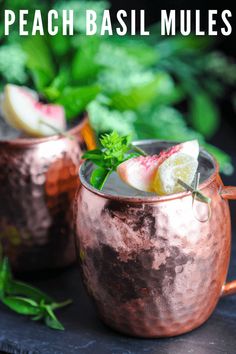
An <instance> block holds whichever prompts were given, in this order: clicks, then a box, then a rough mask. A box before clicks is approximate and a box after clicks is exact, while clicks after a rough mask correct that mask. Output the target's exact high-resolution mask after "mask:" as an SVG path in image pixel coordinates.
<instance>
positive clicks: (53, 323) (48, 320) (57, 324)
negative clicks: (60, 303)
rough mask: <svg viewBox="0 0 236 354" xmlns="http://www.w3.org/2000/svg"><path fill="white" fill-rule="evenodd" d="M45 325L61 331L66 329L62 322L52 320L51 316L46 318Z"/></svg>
mask: <svg viewBox="0 0 236 354" xmlns="http://www.w3.org/2000/svg"><path fill="white" fill-rule="evenodd" d="M45 323H46V325H47V326H48V327H49V328H52V329H57V330H59V331H64V329H65V328H64V327H63V325H62V324H61V322H60V321H59V320H58V319H57V318H56V319H55V318H52V317H50V316H47V317H45Z"/></svg>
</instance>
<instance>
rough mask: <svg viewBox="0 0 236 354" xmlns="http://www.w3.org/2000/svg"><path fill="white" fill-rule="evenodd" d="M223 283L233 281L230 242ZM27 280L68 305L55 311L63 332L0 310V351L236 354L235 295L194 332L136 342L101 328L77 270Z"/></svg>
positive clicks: (17, 353) (21, 353)
mask: <svg viewBox="0 0 236 354" xmlns="http://www.w3.org/2000/svg"><path fill="white" fill-rule="evenodd" d="M233 253H234V258H232V260H231V265H230V272H229V278H230V279H233V277H234V278H236V239H235V240H234V242H233ZM43 277H44V276H41V279H40V278H39V279H38V280H34V281H32V279H28V280H30V281H31V283H33V284H34V285H36V286H38V287H41V288H42V289H44V290H46V291H47V292H48V293H49V294H51V295H53V296H55V298H56V299H58V300H62V299H65V298H70V297H71V294H72V295H73V296H72V299H73V301H74V302H73V304H72V305H71V306H70V307H68V308H66V309H63V310H61V311H59V318H60V320H61V321H62V322H63V324H64V325H65V328H66V330H65V331H64V332H60V331H53V330H50V329H48V328H47V327H45V326H44V325H43V324H41V323H34V322H32V321H31V320H30V319H28V318H25V317H22V316H18V315H16V314H15V313H12V312H10V311H9V310H8V309H6V308H5V307H4V306H2V305H0V314H1V317H0V350H2V351H3V352H6V353H14V354H75V353H76V354H145V353H150V354H157V353H160V354H186V353H192V354H218V353H219V354H233V353H235V352H236V349H235V348H236V296H231V297H226V298H223V299H221V300H220V302H219V304H218V306H217V308H216V310H215V312H214V314H213V315H212V316H211V318H210V319H209V320H208V321H207V322H206V323H205V324H204V325H203V326H201V327H200V328H198V329H196V330H194V331H193V332H191V333H188V334H185V335H182V336H179V337H175V338H170V339H151V340H150V339H137V338H132V337H128V336H124V335H121V334H119V333H116V332H114V331H112V330H111V329H109V328H108V327H106V326H105V325H103V324H102V323H101V322H100V320H99V319H98V318H97V316H96V312H95V311H94V308H93V305H92V304H91V302H90V300H89V298H88V297H87V295H86V293H85V291H84V289H83V286H82V284H81V280H80V274H79V270H78V268H77V267H73V268H70V269H67V270H64V271H63V272H60V273H57V274H51V275H47V278H46V279H45V278H44V279H43Z"/></svg>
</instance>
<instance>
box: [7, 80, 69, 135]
mask: <svg viewBox="0 0 236 354" xmlns="http://www.w3.org/2000/svg"><path fill="white" fill-rule="evenodd" d="M2 110H3V114H4V118H5V120H6V121H7V122H8V123H9V124H10V125H11V126H13V127H14V128H16V129H18V130H20V131H22V132H24V133H26V134H27V135H29V136H33V137H43V136H50V135H53V134H55V133H57V132H58V133H62V132H64V131H65V129H66V120H65V112H64V108H63V107H62V106H60V105H55V104H44V103H41V102H39V100H38V96H37V94H36V93H35V92H34V91H31V90H29V89H27V88H26V87H20V86H16V85H10V84H8V85H6V86H5V90H4V97H3V101H2Z"/></svg>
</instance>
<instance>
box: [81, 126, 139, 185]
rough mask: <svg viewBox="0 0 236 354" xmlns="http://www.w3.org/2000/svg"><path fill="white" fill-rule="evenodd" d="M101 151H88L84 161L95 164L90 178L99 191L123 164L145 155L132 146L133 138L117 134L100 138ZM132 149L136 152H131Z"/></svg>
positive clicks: (113, 133)
mask: <svg viewBox="0 0 236 354" xmlns="http://www.w3.org/2000/svg"><path fill="white" fill-rule="evenodd" d="M100 143H101V149H95V150H91V151H87V152H86V153H85V154H84V155H83V159H86V160H89V161H91V162H93V163H94V164H95V165H96V166H97V168H95V169H94V170H93V172H92V174H91V177H90V183H91V185H92V186H93V187H95V188H97V189H102V188H103V186H104V183H105V182H106V180H107V178H108V177H109V175H110V174H111V173H112V172H113V171H116V168H117V166H118V165H120V164H121V163H122V162H124V161H126V160H128V159H130V158H132V157H135V156H138V155H140V154H142V155H144V154H145V153H144V152H143V151H142V150H141V149H139V148H137V147H136V146H133V145H132V144H131V136H130V135H125V136H121V135H119V134H118V133H117V132H115V131H114V132H112V133H110V134H104V135H102V137H101V138H100ZM131 149H133V150H135V151H136V152H129V151H130V150H131Z"/></svg>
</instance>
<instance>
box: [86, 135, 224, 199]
mask: <svg viewBox="0 0 236 354" xmlns="http://www.w3.org/2000/svg"><path fill="white" fill-rule="evenodd" d="M153 143H169V144H170V145H172V144H173V145H174V144H176V143H177V142H176V141H171V140H160V139H145V140H136V141H134V142H133V144H134V145H146V144H153ZM200 154H204V155H205V156H206V157H207V158H208V159H209V160H210V161H211V162H212V164H213V166H214V171H213V172H212V174H211V175H210V176H209V177H208V178H206V179H205V180H204V181H203V182H202V183H200V184H199V188H198V189H199V190H204V189H205V188H206V187H207V186H208V185H210V184H211V183H212V182H213V181H214V180H215V178H216V176H217V175H218V173H219V164H218V162H217V161H216V159H215V158H214V156H212V155H211V154H210V153H209V152H208V151H206V150H205V149H203V148H201V149H200ZM88 164H91V162H88V161H84V162H83V163H82V164H81V166H80V168H79V178H80V182H81V185H82V186H83V187H85V188H86V189H87V190H89V191H90V192H92V193H93V194H97V195H99V196H100V197H102V198H105V199H110V200H117V201H122V202H129V203H132V202H134V203H137V202H138V203H154V202H164V201H170V200H174V199H179V198H184V197H188V196H189V195H191V192H188V191H183V192H179V193H174V194H171V195H164V196H159V195H155V196H153V195H150V196H141V197H139V196H125V195H115V194H111V193H104V192H103V191H101V190H98V189H96V188H94V187H93V186H92V185H91V184H89V183H88V182H87V180H86V177H85V175H84V172H85V169H86V167H87V166H88Z"/></svg>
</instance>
